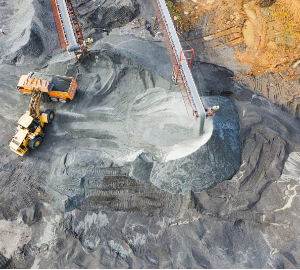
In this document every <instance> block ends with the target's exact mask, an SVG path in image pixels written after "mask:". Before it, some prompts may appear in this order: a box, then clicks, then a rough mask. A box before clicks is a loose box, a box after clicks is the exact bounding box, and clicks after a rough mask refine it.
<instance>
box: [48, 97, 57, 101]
mask: <svg viewBox="0 0 300 270" xmlns="http://www.w3.org/2000/svg"><path fill="white" fill-rule="evenodd" d="M50 99H51V100H52V101H55V102H57V101H58V98H56V97H52V98H50Z"/></svg>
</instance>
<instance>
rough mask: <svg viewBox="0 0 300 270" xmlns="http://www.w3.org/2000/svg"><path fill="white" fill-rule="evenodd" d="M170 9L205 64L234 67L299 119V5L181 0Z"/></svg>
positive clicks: (242, 78) (237, 77)
mask: <svg viewBox="0 0 300 270" xmlns="http://www.w3.org/2000/svg"><path fill="white" fill-rule="evenodd" d="M169 2H170V3H171V1H169ZM173 2H174V1H173ZM171 6H172V7H173V13H174V17H175V18H177V21H178V28H181V29H182V30H181V31H182V32H183V31H184V36H186V37H185V39H186V40H187V42H188V43H186V46H187V47H189V46H190V45H191V46H192V47H194V48H197V53H196V55H197V56H198V57H199V59H200V60H201V61H204V62H209V63H215V64H217V65H220V66H224V67H227V68H229V69H230V70H232V71H234V73H235V80H236V81H238V82H240V83H243V84H244V85H248V86H250V87H251V89H253V90H254V91H255V92H256V93H258V94H261V95H263V96H265V97H267V98H269V99H270V100H271V101H272V102H274V103H276V104H278V105H280V106H282V107H283V108H285V109H286V110H287V111H289V112H291V113H292V114H293V115H295V116H296V117H299V116H300V115H299V108H300V107H299V95H300V93H299V89H300V85H299V78H300V77H299V75H300V67H299V59H300V51H299V49H300V48H299V40H300V36H299V22H300V21H299V16H298V14H299V11H300V2H299V1H298V0H294V1H287V0H276V1H275V0H274V1H273V0H266V1H245V0H239V1H227V0H225V1H222V4H220V3H219V2H218V1H214V0H212V1H206V0H193V1H192V0H181V1H175V4H174V5H171Z"/></svg>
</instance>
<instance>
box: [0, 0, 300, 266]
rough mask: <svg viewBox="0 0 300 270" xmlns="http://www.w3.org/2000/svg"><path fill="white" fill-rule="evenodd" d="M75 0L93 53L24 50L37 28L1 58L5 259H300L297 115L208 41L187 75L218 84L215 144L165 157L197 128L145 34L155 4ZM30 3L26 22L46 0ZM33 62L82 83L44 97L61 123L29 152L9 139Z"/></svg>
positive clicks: (17, 262)
mask: <svg viewBox="0 0 300 270" xmlns="http://www.w3.org/2000/svg"><path fill="white" fill-rule="evenodd" d="M72 2H74V3H73V4H74V6H75V7H76V11H77V13H78V17H79V19H80V22H81V24H82V26H83V29H84V33H88V35H90V36H92V37H93V38H94V39H95V43H94V45H93V47H92V49H91V57H90V58H89V59H86V60H84V61H83V62H81V63H75V62H74V61H73V60H72V59H71V58H72V56H67V55H65V56H63V55H61V54H60V53H58V51H57V50H58V47H57V46H58V40H56V41H55V39H54V41H53V42H52V43H51V44H48V43H47V40H45V39H44V35H45V34H44V33H43V34H41V35H40V36H39V39H38V41H37V42H34V46H36V47H34V48H42V47H43V48H47V49H44V50H43V51H42V53H41V54H40V55H38V54H35V53H36V52H38V51H39V50H38V49H37V50H35V49H32V50H33V52H34V53H33V54H31V55H25V54H24V51H23V50H22V48H24V46H25V47H26V46H27V45H28V44H31V39H30V36H29V38H28V39H26V40H25V39H24V43H22V44H21V43H20V44H19V45H18V46H17V44H16V48H15V49H14V52H13V53H12V51H5V53H4V54H2V58H1V61H2V62H1V63H2V64H1V65H0V69H1V73H0V78H1V80H0V82H1V84H0V91H1V99H0V102H1V107H0V124H1V126H2V127H5V131H4V132H1V134H0V138H1V141H2V144H1V146H0V147H1V169H0V176H1V177H0V181H1V185H0V186H1V189H0V192H1V198H2V200H1V202H0V227H1V228H2V233H1V234H0V243H1V248H0V253H1V254H0V266H1V267H13V266H14V267H17V268H141V267H144V268H283V267H286V268H298V267H299V260H300V258H299V249H298V246H299V237H298V235H299V232H298V230H299V228H298V223H299V221H298V219H299V209H298V200H299V195H298V190H299V168H300V164H299V163H300V155H299V153H300V140H299V139H300V138H299V129H300V128H299V120H297V119H295V118H294V117H293V116H292V115H291V114H289V113H288V112H284V111H282V110H281V108H280V107H278V106H276V105H274V104H273V103H272V102H271V101H270V100H268V99H267V98H265V97H263V96H261V95H258V94H257V92H256V91H255V89H253V88H251V84H248V85H245V82H244V83H241V81H240V80H234V78H233V77H234V75H236V74H237V75H239V76H242V75H240V74H241V73H238V72H237V69H236V67H237V65H235V64H234V65H233V64H232V63H235V58H232V59H231V60H230V61H228V63H227V62H226V65H225V64H222V67H221V66H220V62H222V61H223V60H224V59H223V58H222V56H221V55H220V54H218V53H216V54H214V53H212V51H209V50H207V52H208V53H207V54H206V56H205V57H206V58H205V62H195V64H194V65H193V73H194V76H195V80H196V81H197V83H199V89H202V91H203V92H205V93H212V94H219V93H221V94H222V95H221V96H210V97H206V98H205V99H204V102H205V103H206V104H207V105H208V106H209V105H210V104H216V103H218V104H220V105H221V109H220V111H219V112H218V114H217V116H216V117H214V118H213V120H212V121H213V123H210V125H211V126H212V125H213V131H212V134H211V137H210V140H209V141H208V142H207V143H206V144H205V145H204V146H202V147H200V148H199V149H198V150H197V151H195V152H194V153H192V154H189V155H187V156H186V155H183V156H181V157H180V158H179V159H174V160H171V159H170V154H172V155H171V156H173V157H174V153H175V156H176V155H178V153H182V149H183V148H179V149H180V151H177V152H176V150H178V144H181V143H183V145H186V146H189V147H190V143H189V141H187V140H186V138H187V136H188V137H190V136H192V138H193V139H196V140H197V137H198V135H197V132H196V131H197V126H195V124H194V120H193V121H192V122H191V121H190V120H189V119H190V118H189V117H188V116H187V115H186V112H185V109H184V106H183V101H182V100H181V97H180V93H179V92H178V88H177V86H175V85H174V84H173V83H172V82H171V80H170V74H171V69H172V67H171V64H170V61H169V59H168V55H167V51H166V49H165V46H164V44H163V42H162V38H161V36H160V34H159V33H158V32H157V33H153V32H151V30H150V29H151V22H152V21H151V20H152V19H151V17H153V16H154V11H153V10H152V9H151V8H152V6H151V1H150V0H147V1H143V2H141V1H134V0H130V1H127V0H124V1H115V2H110V1H102V0H96V1H79V0H77V1H76V0H74V1H72ZM198 2H200V1H198ZM207 2H211V3H210V4H211V5H213V1H207ZM22 3H23V4H24V5H25V4H26V3H27V4H28V5H33V7H34V10H35V12H33V13H32V14H31V16H30V17H29V18H28V20H26V25H25V24H24V25H25V26H24V27H26V31H25V32H28V31H29V32H30V31H31V30H32V29H35V28H34V27H35V26H34V24H33V23H32V22H33V21H39V20H40V21H41V22H42V21H43V15H42V14H43V13H41V10H44V12H46V11H47V12H48V14H49V12H50V7H49V6H48V5H45V6H44V7H43V9H41V6H40V5H42V3H43V1H41V2H39V1H30V0H27V2H26V1H25V0H23V2H22ZM193 3H194V4H196V3H195V1H193ZM14 4H16V3H15V2H14V1H13V2H6V3H4V4H3V5H2V6H1V8H3V9H2V11H3V13H2V11H1V17H0V18H1V19H0V20H1V23H2V25H4V26H5V27H6V29H5V28H4V27H3V29H4V30H6V32H7V36H1V40H0V43H1V48H9V44H10V42H11V40H16V39H17V33H18V31H17V28H16V29H15V30H14V29H13V28H12V21H11V20H12V18H13V16H12V17H9V18H8V17H5V16H6V15H5V14H6V13H9V12H10V14H13V15H14V14H18V13H17V12H21V11H18V10H16V9H15V8H14V6H13V5H14ZM187 4H188V2H187ZM198 4H199V3H198ZM4 11H5V12H4ZM24 12H25V11H24ZM207 14H209V13H207ZM118 16H119V17H118ZM116 17H118V18H120V19H118V20H116ZM122 18H123V19H122ZM50 21H51V20H49V23H50ZM53 23H54V22H53ZM40 27H41V29H45V27H46V26H42V25H41V24H40ZM49 27H50V26H49ZM47 29H48V28H47ZM199 29H200V28H199ZM8 30H10V31H8ZM36 32H37V33H39V32H38V31H36ZM49 35H50V36H52V35H53V36H55V29H52V30H51V31H50V30H49ZM190 35H191V33H190ZM22 42H23V41H22ZM55 42H57V43H55ZM55 44H56V45H55ZM28 46H29V45H28ZM197 46H198V45H197ZM201 46H202V45H201V44H200V45H199V47H195V48H196V49H197V50H199V48H201ZM228 48H229V49H230V50H232V54H231V55H233V56H234V50H233V49H234V48H233V47H229V46H228ZM229 49H228V50H229ZM216 51H217V50H216ZM145 52H147V54H146V53H145ZM209 52H210V53H209ZM217 52H218V51H217ZM15 54H19V57H18V58H17V60H16V61H11V59H14V58H15ZM48 54H51V57H48ZM24 55H25V56H24ZM203 55H204V53H203V54H201V55H199V57H200V59H201V57H203ZM227 57H229V55H228V56H227ZM202 60H203V59H202ZM218 61H220V62H218ZM25 63H27V64H26V65H25ZM223 63H225V62H223ZM218 64H219V65H218ZM224 66H225V67H227V68H225V67H224ZM242 68H243V70H247V68H248V67H246V66H244V67H241V68H240V69H239V70H241V69H242ZM29 70H39V71H41V72H47V73H49V74H53V73H55V74H66V75H69V76H75V77H76V79H77V81H78V90H77V93H76V96H75V99H74V100H73V101H72V102H70V103H69V104H58V103H46V104H43V106H42V109H44V108H52V109H54V110H55V113H56V118H55V121H54V123H53V124H52V125H48V126H46V127H45V131H46V136H45V139H44V142H43V144H42V145H41V147H40V149H39V150H37V151H32V152H31V153H30V154H29V155H28V156H26V157H24V158H21V157H18V156H16V155H15V154H13V153H12V152H11V151H9V149H8V146H7V143H6V142H7V141H8V140H9V139H10V138H11V136H12V135H13V133H14V131H13V128H14V126H15V122H16V121H17V119H18V117H19V116H20V115H21V114H22V113H24V111H25V110H26V109H27V106H28V102H29V97H26V96H22V95H19V94H18V92H17V91H16V90H15V89H14V86H15V84H16V82H17V80H18V77H19V76H20V75H21V74H22V73H27V72H28V71H29ZM243 76H244V75H243ZM251 78H252V77H251ZM201 94H202V92H201ZM174 107H175V108H176V109H174ZM192 123H193V124H192ZM208 125H209V121H208ZM174 146H176V147H174ZM11 237H14V241H9V240H7V239H8V238H9V239H11Z"/></svg>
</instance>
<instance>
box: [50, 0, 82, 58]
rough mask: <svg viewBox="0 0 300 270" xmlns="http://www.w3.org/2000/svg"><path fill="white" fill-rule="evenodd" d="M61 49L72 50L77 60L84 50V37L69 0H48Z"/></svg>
mask: <svg viewBox="0 0 300 270" xmlns="http://www.w3.org/2000/svg"><path fill="white" fill-rule="evenodd" d="M50 4H51V8H52V12H53V17H54V21H55V26H56V29H57V34H58V38H59V42H60V46H61V48H62V50H67V51H69V52H70V51H73V52H74V54H75V56H76V58H77V60H78V57H79V56H80V55H81V54H82V53H84V52H86V53H87V48H86V46H85V45H84V37H83V34H82V30H81V27H80V24H79V22H78V20H77V17H76V14H75V12H74V8H73V5H72V2H71V0H50Z"/></svg>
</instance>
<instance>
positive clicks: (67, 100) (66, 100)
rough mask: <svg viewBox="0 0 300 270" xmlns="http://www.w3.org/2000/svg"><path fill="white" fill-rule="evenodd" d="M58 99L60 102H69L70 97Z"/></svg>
mask: <svg viewBox="0 0 300 270" xmlns="http://www.w3.org/2000/svg"><path fill="white" fill-rule="evenodd" d="M59 101H60V102H61V103H69V102H70V99H69V98H67V99H63V98H60V99H59Z"/></svg>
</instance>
